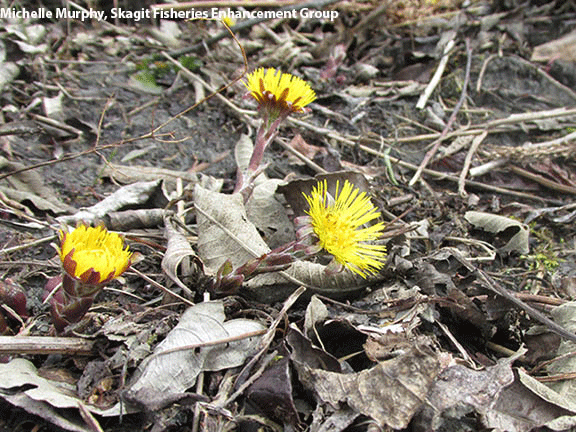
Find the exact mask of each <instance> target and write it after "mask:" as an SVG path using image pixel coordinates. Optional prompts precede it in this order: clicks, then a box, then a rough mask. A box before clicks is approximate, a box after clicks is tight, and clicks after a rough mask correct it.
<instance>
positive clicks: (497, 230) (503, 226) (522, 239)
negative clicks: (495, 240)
mask: <svg viewBox="0 0 576 432" xmlns="http://www.w3.org/2000/svg"><path fill="white" fill-rule="evenodd" d="M464 218H465V219H466V220H467V221H468V222H469V223H471V224H472V225H474V227H475V228H480V229H482V230H484V231H487V232H489V233H492V234H498V235H499V236H506V237H507V238H509V240H508V242H507V243H506V244H505V245H504V246H503V247H500V248H499V250H500V251H501V252H513V251H515V252H520V253H522V254H527V253H528V252H530V247H529V244H528V240H529V235H530V230H529V228H528V226H527V225H525V224H523V223H521V222H518V221H517V220H514V219H510V218H507V217H504V216H499V215H495V214H491V213H484V212H477V211H468V212H466V214H465V215H464Z"/></svg>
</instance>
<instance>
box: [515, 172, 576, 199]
mask: <svg viewBox="0 0 576 432" xmlns="http://www.w3.org/2000/svg"><path fill="white" fill-rule="evenodd" d="M510 170H511V171H512V172H513V173H514V174H517V175H519V176H522V177H525V178H527V179H530V180H532V181H534V182H536V183H538V184H541V185H542V186H544V187H547V188H548V189H552V190H556V191H558V192H562V193H567V194H572V195H576V187H574V186H569V185H564V184H561V183H557V182H554V181H552V180H548V179H547V178H546V177H544V176H541V175H539V174H535V173H532V172H530V171H527V170H525V169H524V168H520V167H518V166H515V165H510Z"/></svg>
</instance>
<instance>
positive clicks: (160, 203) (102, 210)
mask: <svg viewBox="0 0 576 432" xmlns="http://www.w3.org/2000/svg"><path fill="white" fill-rule="evenodd" d="M167 203H168V200H167V198H166V197H165V196H164V193H163V192H162V182H161V181H160V180H158V181H151V182H139V183H134V184H131V185H127V186H123V187H121V188H120V189H118V190H117V191H116V192H114V193H113V194H112V195H109V196H107V197H106V198H104V199H103V200H102V201H100V202H98V203H96V204H94V205H93V206H90V207H87V208H84V209H82V210H80V211H78V212H76V213H75V214H73V215H72V216H61V217H59V218H58V221H59V222H61V223H65V224H73V223H76V222H78V221H83V222H86V223H92V222H95V221H97V220H98V219H102V218H105V216H106V215H107V214H108V213H110V212H114V211H118V210H122V209H124V208H126V207H130V208H134V207H138V206H140V207H144V206H147V207H152V208H156V207H164V206H165V205H166V204H167Z"/></svg>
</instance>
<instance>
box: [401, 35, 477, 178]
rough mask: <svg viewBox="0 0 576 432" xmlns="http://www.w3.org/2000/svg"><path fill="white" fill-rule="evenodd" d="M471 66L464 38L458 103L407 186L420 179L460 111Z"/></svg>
mask: <svg viewBox="0 0 576 432" xmlns="http://www.w3.org/2000/svg"><path fill="white" fill-rule="evenodd" d="M471 66H472V49H471V48H470V40H469V39H468V38H466V74H465V76H464V84H463V85H462V93H461V94H460V99H459V100H458V103H457V104H456V106H455V107H454V111H452V115H451V116H450V118H449V119H448V122H447V123H446V126H445V127H444V130H443V131H442V134H441V135H440V137H439V138H438V139H437V140H436V142H435V143H434V145H433V146H432V148H431V149H430V150H429V151H428V153H426V156H424V160H423V161H422V163H420V166H419V167H418V169H417V170H416V173H415V174H414V176H413V177H412V179H411V180H410V181H409V182H408V186H414V185H415V184H416V182H417V181H418V180H419V179H420V176H421V175H422V170H423V169H424V168H426V166H428V163H429V162H430V161H431V160H432V158H433V157H434V155H435V154H436V151H438V148H439V147H440V144H441V143H442V141H444V139H445V137H446V135H447V134H448V131H449V130H450V128H451V127H452V124H453V123H454V122H455V121H456V116H457V115H458V112H459V111H460V108H461V107H462V104H463V103H464V100H465V99H466V93H467V89H468V83H469V82H470V68H471Z"/></svg>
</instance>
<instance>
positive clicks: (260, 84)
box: [244, 68, 316, 118]
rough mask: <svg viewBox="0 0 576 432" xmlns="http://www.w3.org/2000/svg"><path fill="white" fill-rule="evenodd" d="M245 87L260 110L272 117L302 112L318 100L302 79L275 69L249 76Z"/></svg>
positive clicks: (257, 71) (260, 71) (259, 70)
mask: <svg viewBox="0 0 576 432" xmlns="http://www.w3.org/2000/svg"><path fill="white" fill-rule="evenodd" d="M244 85H245V86H246V87H247V88H248V90H250V93H251V94H252V96H253V97H254V99H256V101H257V102H258V104H259V105H260V108H262V109H264V110H265V111H267V113H269V114H270V115H271V117H273V118H275V117H278V116H279V115H280V114H285V115H287V114H290V113H294V112H302V111H304V110H303V108H304V107H305V106H306V105H308V104H309V103H311V102H313V101H314V100H315V99H316V93H314V90H312V89H311V88H310V85H309V84H308V83H307V82H306V81H304V80H303V79H302V78H298V77H297V76H294V75H291V74H289V73H282V72H281V71H277V70H276V69H274V68H268V69H264V68H260V69H256V70H255V71H254V72H252V73H250V74H248V76H247V81H246V82H244Z"/></svg>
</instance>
